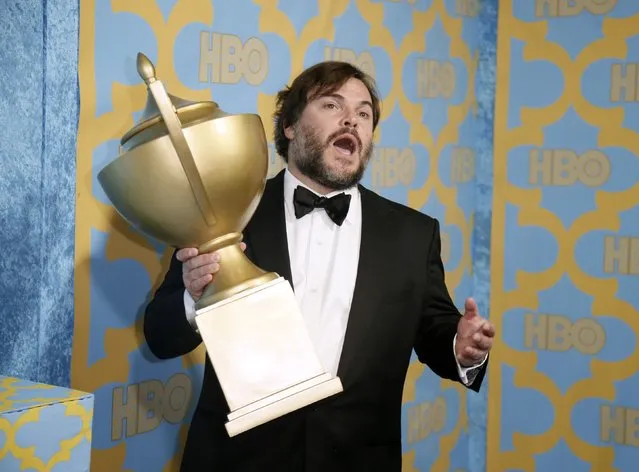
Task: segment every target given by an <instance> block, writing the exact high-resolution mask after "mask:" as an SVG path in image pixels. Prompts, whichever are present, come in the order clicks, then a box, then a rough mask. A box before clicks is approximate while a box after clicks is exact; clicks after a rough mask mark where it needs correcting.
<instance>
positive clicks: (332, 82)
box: [274, 61, 380, 162]
mask: <svg viewBox="0 0 639 472" xmlns="http://www.w3.org/2000/svg"><path fill="white" fill-rule="evenodd" d="M349 79H358V80H361V81H362V82H363V83H364V85H365V86H366V88H367V89H368V92H369V93H370V94H371V99H372V104H373V129H375V127H376V126H377V123H378V122H379V115H380V100H379V94H378V92H377V88H376V85H375V80H374V79H373V78H372V77H371V76H369V75H368V74H366V73H365V72H364V71H362V70H361V69H359V68H357V67H355V66H354V65H352V64H350V63H348V62H341V61H325V62H320V63H318V64H315V65H313V66H311V67H309V68H308V69H306V70H305V71H304V72H302V73H301V74H300V75H299V76H297V78H296V79H295V80H294V81H293V84H292V85H291V86H290V87H286V88H285V89H283V90H281V91H280V92H279V93H278V94H277V99H276V108H275V114H274V118H275V132H274V141H275V150H276V151H277V153H278V154H279V155H280V156H281V157H282V158H283V159H284V161H286V162H288V144H289V139H288V138H287V137H286V135H285V134H284V129H285V128H288V127H289V126H291V125H294V124H295V123H296V122H297V120H299V118H300V116H301V115H302V112H303V111H304V108H306V105H307V104H308V102H310V101H312V100H314V99H315V98H317V97H319V96H322V95H327V94H330V93H333V92H334V91H335V90H337V89H339V88H340V87H341V86H342V85H344V83H346V82H347V81H348V80H349Z"/></svg>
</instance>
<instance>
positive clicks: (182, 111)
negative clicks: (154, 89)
mask: <svg viewBox="0 0 639 472" xmlns="http://www.w3.org/2000/svg"><path fill="white" fill-rule="evenodd" d="M137 68H138V73H139V74H140V77H142V79H144V81H145V82H146V83H147V84H149V83H151V82H154V81H155V80H156V77H155V67H154V66H153V64H152V63H151V61H150V60H149V59H148V58H147V57H146V56H145V55H144V54H142V53H138V57H137ZM167 96H168V97H169V99H170V100H171V103H172V105H173V110H174V111H175V113H176V114H177V117H178V119H179V120H180V123H181V125H182V128H186V127H188V126H192V125H195V124H197V123H201V122H203V121H207V120H211V119H214V118H220V117H223V116H228V115H229V114H228V113H225V112H224V111H222V110H221V109H220V108H219V106H218V104H217V103H216V102H214V101H201V102H193V101H189V100H185V99H183V98H180V97H176V96H174V95H171V94H170V93H168V92H167ZM168 134H169V132H168V129H167V127H166V125H165V123H164V119H163V118H162V114H161V112H160V109H159V108H158V105H157V102H156V100H155V98H154V97H153V96H152V95H151V94H150V93H148V94H147V99H146V106H145V108H144V111H143V113H142V115H141V116H140V119H139V120H138V122H137V123H136V125H135V126H133V128H131V129H130V130H129V131H127V132H126V133H125V134H124V136H122V139H121V140H120V145H121V146H122V147H123V148H125V149H127V150H130V149H132V148H134V147H136V146H139V145H141V144H144V143H146V142H149V141H152V140H153V139H157V138H160V137H162V136H166V135H168Z"/></svg>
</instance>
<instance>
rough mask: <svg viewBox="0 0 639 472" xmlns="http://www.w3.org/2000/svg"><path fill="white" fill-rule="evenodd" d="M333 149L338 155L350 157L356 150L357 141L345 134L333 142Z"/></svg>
mask: <svg viewBox="0 0 639 472" xmlns="http://www.w3.org/2000/svg"><path fill="white" fill-rule="evenodd" d="M333 147H334V148H335V149H337V151H339V152H340V153H342V154H345V155H347V156H351V155H353V154H354V153H355V151H356V150H357V141H356V140H355V138H354V137H353V136H351V135H348V134H345V135H342V136H340V137H338V138H337V139H336V140H335V141H333Z"/></svg>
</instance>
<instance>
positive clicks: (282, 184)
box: [144, 61, 495, 472]
mask: <svg viewBox="0 0 639 472" xmlns="http://www.w3.org/2000/svg"><path fill="white" fill-rule="evenodd" d="M379 118H380V100H379V95H378V93H377V90H376V86H375V83H374V81H373V79H372V78H371V77H369V76H368V75H366V74H365V73H364V72H362V71H361V70H360V69H358V68H356V67H355V66H353V65H351V64H348V63H345V62H337V61H327V62H322V63H319V64H316V65H314V66H312V67H310V68H308V69H307V70H305V71H304V72H303V73H302V74H300V75H299V76H298V77H297V78H296V79H295V80H294V81H293V83H292V84H291V86H290V87H287V88H285V89H284V90H282V91H281V92H280V93H279V94H278V96H277V108H276V113H275V123H276V127H275V136H274V140H275V145H276V149H277V152H278V154H279V155H280V156H281V157H282V158H283V159H284V161H286V163H287V166H286V168H285V169H284V170H282V171H281V172H280V173H279V174H278V175H277V176H275V177H274V178H272V179H270V180H269V181H268V182H267V185H266V188H265V191H264V194H263V197H262V200H261V202H260V204H259V206H258V208H257V210H256V211H255V214H254V216H253V217H252V219H251V221H250V222H249V224H248V225H247V227H246V229H245V231H244V243H245V246H244V249H245V251H246V254H247V256H248V257H249V258H250V259H251V260H252V261H253V262H254V263H255V264H257V265H258V266H259V267H261V268H262V269H264V270H266V271H273V272H277V273H278V274H280V275H281V276H282V277H284V278H285V279H287V280H288V281H289V282H290V284H291V286H292V287H293V290H294V293H295V297H296V300H297V302H298V304H299V307H300V310H301V313H302V316H303V318H304V321H305V323H306V326H307V328H308V331H309V334H310V336H311V340H312V342H313V345H314V347H315V349H316V352H317V353H318V355H319V358H320V360H321V363H322V365H323V366H324V368H325V369H326V371H327V372H330V373H332V374H333V375H337V376H339V377H340V379H341V381H342V385H343V388H344V390H343V392H342V393H340V394H337V395H334V396H332V397H329V398H327V399H324V400H322V401H320V402H316V403H314V404H312V405H309V406H308V407H305V408H302V409H299V410H297V411H294V412H292V413H289V414H287V415H285V416H282V417H280V418H277V419H275V420H272V421H270V422H268V423H266V424H263V425H260V426H258V427H255V428H253V429H251V430H249V431H246V432H244V433H242V434H240V435H238V436H235V437H233V438H229V436H228V434H227V432H226V430H225V427H224V425H225V422H226V421H227V414H228V413H229V408H228V405H227V403H226V400H225V398H224V395H223V393H222V389H221V387H220V384H219V381H218V379H217V377H216V375H215V372H214V370H213V369H212V367H211V363H210V361H209V359H208V358H207V360H206V364H205V372H204V381H203V386H202V391H201V394H200V400H199V402H198V405H197V407H196V410H195V412H194V416H193V419H192V422H191V425H190V429H189V434H188V439H187V443H186V447H185V451H184V455H183V460H182V468H181V470H182V471H183V472H190V471H198V472H201V471H216V472H217V471H224V472H226V471H237V472H245V471H246V472H249V471H250V472H256V471H260V472H261V471H265V472H267V471H269V472H270V471H277V472H327V471H331V472H340V471H344V472H346V471H348V472H358V471H362V472H364V471H366V472H369V471H383V472H399V471H401V462H402V461H401V456H402V446H401V402H402V391H403V386H404V382H405V377H406V372H407V368H408V365H409V362H410V358H411V354H412V352H413V350H414V351H415V353H416V354H417V357H418V358H419V360H420V361H421V362H423V363H425V364H426V365H427V366H428V367H429V368H430V369H431V370H432V371H433V372H434V373H435V374H437V375H439V376H440V377H442V378H445V379H451V380H453V381H459V382H461V383H462V384H463V385H465V386H466V387H468V388H469V389H472V390H474V391H478V390H479V388H480V385H481V382H482V380H483V377H484V374H485V369H486V366H487V357H488V352H489V350H490V348H491V346H492V342H493V338H494V334H495V332H494V327H493V326H492V324H491V323H490V322H489V321H488V320H486V319H484V318H482V317H481V316H480V315H479V313H478V309H477V305H476V303H475V302H474V301H473V300H472V299H468V300H466V303H465V308H464V314H463V315H462V314H461V313H459V311H458V310H457V308H456V307H455V305H454V304H453V302H452V300H451V298H450V295H449V292H448V290H447V287H446V284H445V275H444V267H443V264H442V260H441V256H440V251H441V242H440V227H439V223H438V221H437V220H436V219H434V218H431V217H429V216H427V215H425V214H423V213H421V212H418V211H416V210H413V209H411V208H408V207H406V206H403V205H400V204H398V203H395V202H392V201H390V200H387V199H385V198H383V197H381V196H379V195H377V194H375V193H374V192H372V191H371V190H368V189H366V188H365V187H363V186H362V185H361V184H360V180H361V178H362V176H363V174H364V171H365V169H366V166H367V164H368V162H369V160H370V157H371V153H372V148H373V132H374V130H375V129H376V127H377V125H378V122H379ZM223 264H224V261H222V260H220V255H219V254H216V253H213V254H198V251H197V249H195V248H180V249H179V250H176V252H175V253H174V255H173V258H172V261H171V266H170V268H169V270H168V272H167V274H166V275H165V278H164V280H163V282H162V284H161V286H160V287H159V289H158V290H157V292H156V293H155V295H154V298H153V299H152V300H151V302H150V303H149V305H148V307H147V309H146V313H145V318H144V333H145V336H146V340H147V343H148V345H149V348H150V349H151V351H152V352H153V353H154V354H155V355H156V356H157V357H159V358H162V359H167V358H174V357H177V356H181V355H183V354H186V353H188V352H190V351H192V350H193V349H195V348H196V347H197V346H198V345H199V344H200V343H201V342H202V340H201V338H200V336H199V335H198V334H197V332H196V330H195V329H194V328H193V327H192V319H193V316H194V304H195V302H196V301H197V300H198V298H199V297H200V296H201V295H202V292H203V290H204V288H205V287H206V286H207V285H208V284H209V283H211V281H212V280H214V278H215V274H216V273H217V272H218V271H219V268H220V265H223Z"/></svg>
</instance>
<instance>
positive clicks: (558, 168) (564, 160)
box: [530, 149, 610, 187]
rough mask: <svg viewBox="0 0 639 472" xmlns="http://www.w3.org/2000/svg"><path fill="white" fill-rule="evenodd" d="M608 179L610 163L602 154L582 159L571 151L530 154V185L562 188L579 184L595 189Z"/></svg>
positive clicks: (584, 155) (561, 150)
mask: <svg viewBox="0 0 639 472" xmlns="http://www.w3.org/2000/svg"><path fill="white" fill-rule="evenodd" d="M609 177H610V160H609V159H608V156H606V155H605V154H604V153H603V152H601V151H597V150H590V151H586V152H584V153H583V154H582V155H581V156H579V155H577V153H576V152H575V151H572V150H570V149H543V150H541V153H540V150H538V149H533V150H532V151H530V183H531V184H533V185H537V184H539V183H541V184H542V185H549V186H551V185H552V186H565V185H573V184H574V183H575V182H577V181H579V182H581V183H582V184H584V185H587V186H588V187H598V186H600V185H602V184H604V183H605V182H606V181H607V180H608V178H609Z"/></svg>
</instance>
